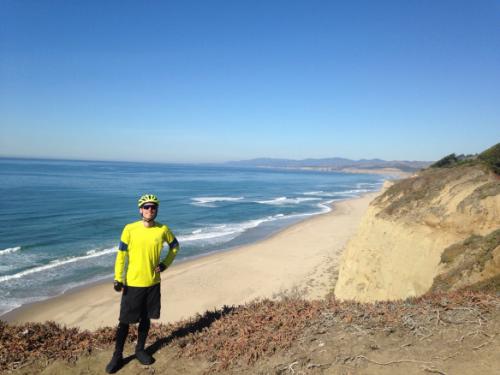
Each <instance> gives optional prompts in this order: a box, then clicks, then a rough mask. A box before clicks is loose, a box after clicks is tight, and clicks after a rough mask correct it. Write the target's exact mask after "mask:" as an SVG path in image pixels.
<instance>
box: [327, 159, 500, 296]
mask: <svg viewBox="0 0 500 375" xmlns="http://www.w3.org/2000/svg"><path fill="white" fill-rule="evenodd" d="M498 228H500V179H499V178H498V175H495V174H494V173H492V172H491V171H490V170H488V169H487V168H485V167H483V166H480V165H462V166H457V167H453V168H436V169H434V168H431V169H428V170H425V171H423V172H420V173H419V175H417V176H414V177H411V178H408V179H405V180H402V181H399V182H397V183H396V184H394V185H393V186H391V187H390V188H388V189H387V190H386V191H385V192H384V193H383V194H382V195H380V196H379V197H378V198H377V199H376V200H375V201H373V202H372V204H371V205H370V207H369V209H368V211H367V213H366V214H365V216H364V218H363V220H362V222H361V224H360V228H359V230H358V232H357V234H356V236H355V237H354V238H353V239H351V241H350V242H349V243H348V245H347V247H346V250H345V252H344V258H343V261H342V264H341V267H340V271H339V279H338V282H337V285H336V288H335V295H336V297H337V298H340V299H354V300H357V301H363V302H369V301H377V300H395V299H403V298H407V297H412V296H419V295H422V294H424V293H426V292H427V291H429V290H430V289H431V287H432V285H433V282H434V278H435V277H436V276H437V275H438V274H440V273H442V272H445V271H450V264H447V265H443V264H441V265H440V262H441V255H442V254H443V252H444V251H445V249H447V248H449V247H450V246H451V245H454V244H457V243H461V242H462V241H464V240H466V239H468V238H470V237H471V236H487V235H489V234H490V233H491V232H493V231H494V230H496V229H498ZM495 238H497V237H495ZM492 254H496V253H495V252H493V250H492ZM457 259H458V258H457ZM495 259H496V258H495ZM488 265H491V264H490V263H488ZM445 266H446V267H448V268H445ZM454 266H457V264H455V263H454ZM483 266H486V263H484V264H483ZM457 267H458V266H457ZM460 267H462V268H463V264H462V266H460ZM460 267H459V268H460ZM488 267H489V266H488ZM493 273H494V272H493ZM483 276H484V275H483ZM483 276H480V277H478V278H476V279H474V280H475V282H480V281H481V280H480V279H481V277H483ZM489 276H491V272H489V273H488V277H489ZM484 277H486V276H484ZM484 277H483V278H484ZM442 284H443V283H442ZM454 286H455V284H454V283H453V282H450V283H449V285H448V289H452V288H453V287H454Z"/></svg>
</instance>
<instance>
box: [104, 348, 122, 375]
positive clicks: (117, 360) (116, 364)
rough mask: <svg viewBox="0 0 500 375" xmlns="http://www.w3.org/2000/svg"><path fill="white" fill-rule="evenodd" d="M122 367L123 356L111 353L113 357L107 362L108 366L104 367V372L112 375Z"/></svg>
mask: <svg viewBox="0 0 500 375" xmlns="http://www.w3.org/2000/svg"><path fill="white" fill-rule="evenodd" d="M122 366H123V355H122V354H121V353H120V354H117V353H113V357H112V358H111V361H109V363H108V365H107V366H106V372H107V373H108V374H114V373H115V372H117V371H118V370H119V369H121V368H122Z"/></svg>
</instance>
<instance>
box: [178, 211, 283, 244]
mask: <svg viewBox="0 0 500 375" xmlns="http://www.w3.org/2000/svg"><path fill="white" fill-rule="evenodd" d="M292 216H293V215H284V214H277V215H273V216H267V217H264V218H260V219H254V220H248V221H245V222H242V223H231V224H219V225H212V226H209V227H206V228H203V229H196V230H194V231H192V232H191V233H190V234H187V235H180V236H177V238H178V240H179V242H180V243H181V244H182V242H193V241H203V240H219V241H229V240H231V239H233V238H235V237H237V236H238V235H239V234H241V233H243V232H245V231H247V230H248V229H252V228H256V227H258V226H259V225H261V224H263V223H266V222H270V221H275V220H280V219H284V218H288V217H292Z"/></svg>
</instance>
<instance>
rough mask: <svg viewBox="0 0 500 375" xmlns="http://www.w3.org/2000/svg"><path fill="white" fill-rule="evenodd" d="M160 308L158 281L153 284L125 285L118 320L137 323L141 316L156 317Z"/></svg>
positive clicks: (158, 315)
mask: <svg viewBox="0 0 500 375" xmlns="http://www.w3.org/2000/svg"><path fill="white" fill-rule="evenodd" d="M160 309H161V293H160V283H158V284H155V285H153V286H147V287H137V286H125V287H124V290H123V294H122V302H121V304H120V319H119V320H120V322H121V323H126V324H131V323H137V322H138V321H139V320H140V319H141V318H143V317H147V318H149V319H158V318H159V317H160Z"/></svg>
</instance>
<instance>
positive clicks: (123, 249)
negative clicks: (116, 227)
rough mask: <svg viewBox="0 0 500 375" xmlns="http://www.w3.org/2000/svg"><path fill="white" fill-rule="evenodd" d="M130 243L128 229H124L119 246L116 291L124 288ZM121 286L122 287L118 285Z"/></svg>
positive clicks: (116, 265)
mask: <svg viewBox="0 0 500 375" xmlns="http://www.w3.org/2000/svg"><path fill="white" fill-rule="evenodd" d="M128 242H129V232H128V230H127V227H125V228H124V229H123V233H122V236H121V238H120V244H119V245H118V253H117V254H116V261H115V290H116V291H118V292H119V291H120V289H121V286H123V281H124V277H123V274H124V271H125V260H126V259H127V257H128ZM117 283H118V284H120V285H117Z"/></svg>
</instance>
